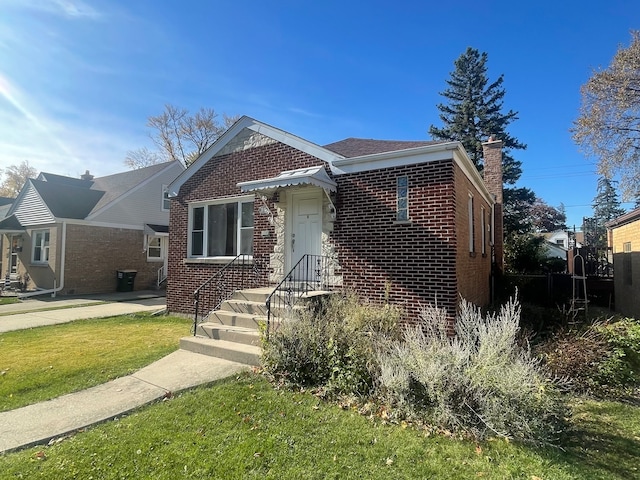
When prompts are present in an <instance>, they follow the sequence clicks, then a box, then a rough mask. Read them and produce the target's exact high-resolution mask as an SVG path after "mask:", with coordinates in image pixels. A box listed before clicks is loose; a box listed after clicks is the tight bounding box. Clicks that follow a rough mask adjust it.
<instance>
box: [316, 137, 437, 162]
mask: <svg viewBox="0 0 640 480" xmlns="http://www.w3.org/2000/svg"><path fill="white" fill-rule="evenodd" d="M437 143H443V142H440V141H433V140H431V141H430V140H419V141H410V140H373V139H369V138H345V139H344V140H340V141H339V142H334V143H330V144H328V145H324V148H326V149H327V150H331V151H332V152H335V153H337V154H339V155H342V156H343V157H347V158H352V157H360V156H362V155H373V154H375V153H384V152H395V151H397V150H406V149H408V148H417V147H425V146H427V145H435V144H437Z"/></svg>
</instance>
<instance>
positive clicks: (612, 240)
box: [606, 208, 640, 318]
mask: <svg viewBox="0 0 640 480" xmlns="http://www.w3.org/2000/svg"><path fill="white" fill-rule="evenodd" d="M606 227H607V233H608V235H607V237H608V245H609V247H610V248H611V249H612V252H613V266H614V268H613V282H614V288H615V298H616V302H615V303H616V310H618V311H619V312H621V313H622V314H624V315H627V316H630V317H635V318H640V208H636V209H635V210H632V211H631V212H628V213H625V214H624V215H622V216H620V217H618V218H616V219H614V220H611V221H610V222H607V224H606Z"/></svg>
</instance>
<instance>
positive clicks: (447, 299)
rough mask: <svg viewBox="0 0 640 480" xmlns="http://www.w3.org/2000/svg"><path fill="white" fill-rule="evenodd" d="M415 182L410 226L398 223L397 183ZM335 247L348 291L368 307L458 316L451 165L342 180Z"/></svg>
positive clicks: (411, 185) (411, 188) (339, 180)
mask: <svg viewBox="0 0 640 480" xmlns="http://www.w3.org/2000/svg"><path fill="white" fill-rule="evenodd" d="M401 175H408V178H409V217H410V222H408V223H406V224H400V223H397V222H395V219H396V178H397V177H398V176H401ZM336 181H337V183H338V205H337V210H338V215H337V220H336V223H335V231H334V235H333V237H334V241H335V244H336V249H337V251H338V254H339V262H340V264H341V267H342V274H343V276H344V277H343V278H344V284H345V286H346V287H348V288H352V289H354V290H356V291H357V292H358V293H359V294H360V295H362V296H364V297H365V298H368V299H369V300H370V301H373V302H377V303H381V302H383V301H384V300H385V296H386V292H388V295H389V301H390V302H392V303H397V304H402V305H404V306H405V308H406V309H407V311H408V313H409V314H410V315H411V316H412V317H413V318H414V319H415V318H417V315H418V313H419V310H420V306H421V305H425V304H427V303H431V304H435V303H437V304H438V306H441V307H445V308H447V310H448V311H449V312H450V315H454V314H455V308H456V304H457V291H456V274H455V267H456V245H457V241H456V232H455V225H454V213H455V209H456V204H455V190H454V173H453V166H452V161H438V162H432V163H426V164H422V165H412V166H406V167H397V168H388V169H380V170H373V171H368V172H362V173H354V174H347V175H340V176H337V177H336Z"/></svg>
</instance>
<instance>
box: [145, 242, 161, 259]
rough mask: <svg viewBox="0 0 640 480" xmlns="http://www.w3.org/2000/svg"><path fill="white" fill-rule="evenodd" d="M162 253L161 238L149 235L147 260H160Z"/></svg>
mask: <svg viewBox="0 0 640 480" xmlns="http://www.w3.org/2000/svg"><path fill="white" fill-rule="evenodd" d="M163 258H164V255H163V254H162V238H161V237H150V238H149V244H148V245H147V260H151V261H154V260H162V259H163Z"/></svg>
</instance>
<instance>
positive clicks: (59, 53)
mask: <svg viewBox="0 0 640 480" xmlns="http://www.w3.org/2000/svg"><path fill="white" fill-rule="evenodd" d="M631 29H640V2H638V1H637V0H610V1H606V2H604V1H594V0H591V1H589V0H581V1H575V0H567V1H558V0H556V1H553V2H551V1H546V0H539V1H536V2H514V1H491V0H487V1H484V2H478V1H477V0H476V1H472V0H466V1H458V2H427V1H423V2H418V1H415V2H408V1H403V0H399V1H396V2H388V1H387V2H382V1H376V0H371V1H366V2H365V1H350V2H349V1H345V0H342V1H333V0H325V1H322V2H303V1H300V0H298V1H271V2H257V1H254V2H251V1H246V0H245V1H241V0H234V1H228V0H216V1H215V2H213V1H195V0H183V1H159V0H155V1H149V0H136V1H123V0H92V1H88V0H87V1H81V0H48V1H47V0H0V168H2V167H6V166H8V165H12V164H17V163H19V162H21V161H22V160H25V159H27V160H29V162H30V163H31V164H32V165H33V166H34V167H36V168H37V169H38V170H40V171H49V172H53V173H58V174H65V175H71V176H77V175H79V174H81V173H83V172H84V171H85V170H87V169H88V170H90V171H91V172H92V173H94V174H95V175H108V174H111V173H115V172H118V171H122V170H124V169H125V167H124V164H123V160H124V157H125V155H126V152H127V151H128V150H132V149H136V148H138V147H143V146H146V147H149V148H151V147H152V144H151V141H150V140H149V138H148V136H147V133H148V131H147V128H146V126H145V124H146V119H147V117H149V115H155V114H159V113H161V112H162V110H163V108H164V105H165V104H166V103H171V104H174V105H176V106H180V107H185V108H188V109H190V110H192V111H195V110H197V109H199V108H200V107H212V108H214V109H215V110H216V111H218V112H220V113H222V112H225V113H228V114H232V115H235V114H237V115H249V116H252V117H254V118H256V119H258V120H261V121H264V122H266V123H269V124H271V125H274V126H276V127H278V128H281V129H284V130H286V131H289V132H291V133H294V134H296V135H299V136H301V137H303V138H306V139H308V140H310V141H313V142H315V143H318V144H321V145H322V144H326V143H330V142H334V141H337V140H340V139H343V138H346V137H363V138H381V139H407V140H419V139H428V138H429V137H428V133H427V131H428V128H429V125H431V124H436V125H440V120H439V118H438V110H437V109H436V104H438V103H441V102H442V101H443V100H444V99H443V98H442V97H441V96H440V95H439V92H441V91H442V90H444V89H445V88H446V85H445V80H446V79H447V78H449V75H450V72H451V71H452V70H453V62H454V60H455V59H456V58H457V57H458V56H459V55H460V54H461V53H463V52H464V51H465V49H466V48H467V47H468V46H471V47H474V48H477V49H478V50H480V51H484V52H487V54H488V55H489V62H488V69H489V71H488V73H489V77H490V79H492V80H493V79H495V78H497V76H498V75H500V74H504V77H505V80H504V87H505V89H506V92H507V93H506V97H505V106H504V107H505V111H507V110H509V109H513V110H516V111H518V112H519V120H517V121H516V122H514V123H513V124H512V125H511V128H510V133H511V134H512V135H514V136H515V137H517V138H518V139H519V140H520V141H522V142H524V143H526V144H527V145H528V149H527V150H526V151H524V152H516V155H515V156H516V158H517V159H519V160H521V161H522V162H523V170H524V174H523V176H522V178H521V180H520V182H519V183H518V185H519V186H526V187H529V188H531V189H533V190H534V191H535V192H536V194H537V195H538V196H540V197H541V198H543V199H544V200H545V201H546V202H547V203H549V204H551V205H554V206H557V205H559V204H560V203H561V202H562V203H564V204H565V206H566V208H567V215H568V223H569V224H571V225H573V224H576V225H579V224H580V223H581V219H582V217H583V216H585V215H590V214H591V208H590V204H591V202H592V199H593V197H594V195H595V193H596V180H597V176H596V173H595V166H594V164H593V159H591V160H590V159H587V158H585V157H584V156H583V155H582V154H581V153H580V152H579V150H578V148H577V147H576V145H575V144H574V143H573V141H572V140H571V135H570V133H569V128H570V127H571V124H572V121H573V120H574V119H575V118H576V116H577V115H578V108H579V105H580V86H581V85H582V84H583V83H584V82H585V81H586V80H587V79H588V78H589V76H590V74H591V73H592V71H593V69H594V68H597V67H606V66H607V65H608V64H609V62H610V60H611V58H612V57H613V55H614V53H615V52H616V50H617V48H618V47H619V46H620V45H628V44H629V42H630V38H631V37H630V34H629V31H630V30H631ZM624 206H625V207H627V208H630V207H631V205H630V204H625V205H624Z"/></svg>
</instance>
